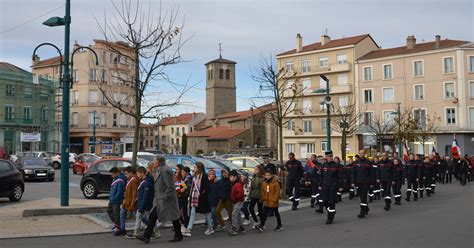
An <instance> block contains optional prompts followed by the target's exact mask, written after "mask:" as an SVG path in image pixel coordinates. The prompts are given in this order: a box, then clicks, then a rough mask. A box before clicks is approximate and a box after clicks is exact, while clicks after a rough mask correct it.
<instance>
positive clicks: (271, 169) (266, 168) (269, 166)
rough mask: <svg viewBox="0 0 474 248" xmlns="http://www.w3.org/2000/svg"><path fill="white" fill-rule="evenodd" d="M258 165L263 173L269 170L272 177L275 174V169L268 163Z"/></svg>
mask: <svg viewBox="0 0 474 248" xmlns="http://www.w3.org/2000/svg"><path fill="white" fill-rule="evenodd" d="M260 165H261V166H262V168H263V170H264V171H266V170H270V171H271V172H272V175H276V174H277V167H276V166H275V165H274V164H272V163H268V164H260Z"/></svg>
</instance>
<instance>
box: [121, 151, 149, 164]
mask: <svg viewBox="0 0 474 248" xmlns="http://www.w3.org/2000/svg"><path fill="white" fill-rule="evenodd" d="M132 154H133V152H125V153H124V154H123V155H122V158H132ZM137 157H138V158H141V159H144V160H146V161H148V162H151V161H153V158H154V157H155V154H153V153H151V152H137Z"/></svg>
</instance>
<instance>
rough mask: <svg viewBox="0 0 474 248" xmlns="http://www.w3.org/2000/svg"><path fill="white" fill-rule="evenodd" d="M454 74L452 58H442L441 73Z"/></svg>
mask: <svg viewBox="0 0 474 248" xmlns="http://www.w3.org/2000/svg"><path fill="white" fill-rule="evenodd" d="M453 72H454V58H453V57H446V58H443V73H453Z"/></svg>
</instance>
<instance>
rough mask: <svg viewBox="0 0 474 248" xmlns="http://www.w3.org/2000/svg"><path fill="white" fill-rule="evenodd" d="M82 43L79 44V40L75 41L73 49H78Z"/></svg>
mask: <svg viewBox="0 0 474 248" xmlns="http://www.w3.org/2000/svg"><path fill="white" fill-rule="evenodd" d="M80 46H81V45H79V43H77V40H76V41H75V42H74V45H73V46H72V50H73V51H74V50H76V49H78V48H79V47H80Z"/></svg>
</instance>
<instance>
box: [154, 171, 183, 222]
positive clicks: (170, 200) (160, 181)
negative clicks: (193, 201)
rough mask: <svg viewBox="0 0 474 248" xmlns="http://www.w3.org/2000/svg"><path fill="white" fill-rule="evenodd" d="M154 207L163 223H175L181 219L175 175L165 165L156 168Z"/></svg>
mask: <svg viewBox="0 0 474 248" xmlns="http://www.w3.org/2000/svg"><path fill="white" fill-rule="evenodd" d="M153 205H154V207H156V211H157V214H158V219H159V220H160V221H161V222H167V221H174V220H177V219H179V217H180V212H179V206H178V197H177V195H176V190H175V187H174V173H173V170H172V169H171V168H170V167H169V166H167V165H165V164H162V165H160V166H159V167H158V168H156V181H155V199H154V200H153Z"/></svg>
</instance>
